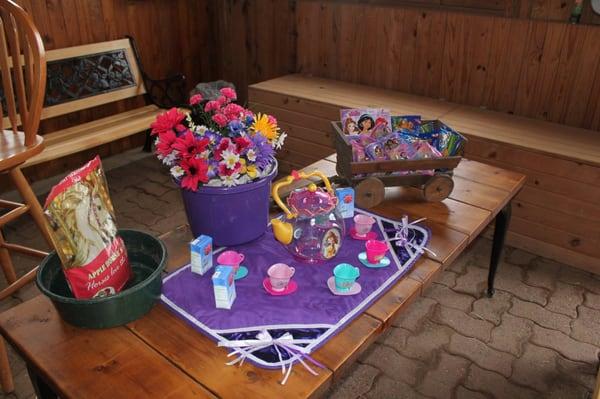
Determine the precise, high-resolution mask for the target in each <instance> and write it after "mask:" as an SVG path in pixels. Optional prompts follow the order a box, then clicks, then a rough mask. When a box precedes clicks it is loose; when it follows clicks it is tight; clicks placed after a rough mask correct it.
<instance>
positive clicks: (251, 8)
mask: <svg viewBox="0 0 600 399" xmlns="http://www.w3.org/2000/svg"><path fill="white" fill-rule="evenodd" d="M193 1H194V0H192V2H193ZM198 2H199V3H204V2H205V1H198ZM209 3H210V5H209V7H210V8H211V13H212V14H211V15H212V18H213V19H214V30H213V31H212V32H210V34H211V35H212V38H211V40H213V41H214V42H213V46H214V47H215V57H214V58H212V59H211V58H208V57H207V58H206V59H204V61H203V62H204V63H206V64H212V63H215V64H216V65H218V75H219V78H221V79H225V80H228V81H232V82H234V83H235V85H236V87H237V89H238V95H239V99H240V100H241V102H245V100H246V98H247V90H248V85H249V84H252V83H255V82H259V81H262V80H266V79H270V78H273V77H276V76H281V75H285V74H287V73H291V72H293V71H294V70H295V68H296V18H295V12H296V2H295V1H282V0H244V1H239V0H222V1H209ZM319 29H320V27H317V32H318V31H319ZM183 40H189V37H188V38H185V39H183ZM197 56H200V57H201V53H200V54H197Z"/></svg>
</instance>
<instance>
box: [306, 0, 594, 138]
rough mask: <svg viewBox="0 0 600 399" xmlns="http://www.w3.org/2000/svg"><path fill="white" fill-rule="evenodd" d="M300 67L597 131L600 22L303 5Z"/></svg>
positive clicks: (314, 3) (316, 3)
mask: <svg viewBox="0 0 600 399" xmlns="http://www.w3.org/2000/svg"><path fill="white" fill-rule="evenodd" d="M297 21H298V25H297V31H298V40H297V49H298V54H297V57H298V69H299V71H300V72H303V73H307V74H314V75H315V76H319V77H326V78H332V79H338V80H343V81H347V82H353V83H361V84H368V85H373V86H377V87H382V88H388V89H394V90H399V91H403V92H407V93H413V94H419V95H424V96H428V97H433V98H442V99H446V100H448V101H452V102H457V103H461V104H468V105H473V106H478V107H485V108H488V109H492V110H497V111H502V112H507V113H511V114H517V115H523V116H527V117H533V118H538V119H543V120H548V121H552V122H558V123H563V124H567V125H571V126H577V127H583V128H587V129H594V130H599V129H600V40H598V38H599V37H600V26H594V25H570V24H565V23H559V22H548V21H542V20H533V19H529V20H526V19H517V18H504V17H496V16H489V15H477V14H473V13H465V12H453V11H445V10H427V11H423V10H420V9H418V8H415V7H390V6H374V5H361V4H348V3H339V2H330V1H301V2H299V3H298V5H297Z"/></svg>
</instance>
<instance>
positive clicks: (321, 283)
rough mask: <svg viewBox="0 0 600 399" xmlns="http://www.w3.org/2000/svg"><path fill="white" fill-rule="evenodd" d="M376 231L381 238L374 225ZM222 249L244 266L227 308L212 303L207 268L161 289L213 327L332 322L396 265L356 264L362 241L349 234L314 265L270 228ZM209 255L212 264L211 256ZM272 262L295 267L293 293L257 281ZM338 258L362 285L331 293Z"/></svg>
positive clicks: (188, 273) (186, 272)
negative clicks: (273, 291)
mask: <svg viewBox="0 0 600 399" xmlns="http://www.w3.org/2000/svg"><path fill="white" fill-rule="evenodd" d="M348 220H351V219H348ZM346 224H347V229H346V230H347V231H349V228H350V227H351V226H350V224H349V222H347V223H346ZM374 227H375V226H374ZM377 235H378V239H382V234H381V231H379V228H377ZM228 249H233V250H235V251H238V252H240V253H242V254H244V255H245V256H246V259H245V260H244V263H243V265H244V266H246V267H247V268H248V271H249V273H248V276H247V277H246V278H244V279H242V280H237V281H236V282H235V289H236V293H237V299H236V300H235V302H234V303H233V306H232V308H231V310H226V309H217V308H215V300H214V295H213V286H212V281H211V274H212V273H211V272H209V273H207V274H205V275H204V276H199V275H197V274H194V273H192V272H191V270H190V269H189V268H188V269H187V270H184V271H182V272H181V273H179V274H178V275H177V276H176V277H175V278H173V279H170V280H168V281H166V282H165V284H164V285H163V295H165V296H166V297H167V298H169V299H170V300H171V302H173V303H175V304H176V305H177V306H179V307H180V308H182V309H185V310H186V311H187V312H188V313H189V314H191V315H192V316H194V317H195V318H196V319H197V320H200V321H201V322H202V323H203V324H205V325H206V326H208V327H210V328H212V329H214V330H229V329H234V328H245V327H252V326H261V325H281V324H335V323H337V322H338V321H339V320H340V319H341V318H342V317H343V316H344V315H345V314H347V313H348V312H349V311H351V310H352V309H354V308H355V307H356V306H357V305H358V304H359V303H360V302H361V301H363V300H364V299H365V298H366V297H367V296H369V294H371V293H372V292H373V291H374V290H375V289H377V288H379V287H380V286H381V285H382V284H383V283H384V282H385V281H386V280H387V279H388V278H389V277H390V276H391V275H392V274H393V273H394V272H397V271H398V269H397V267H394V266H395V265H394V264H393V263H392V265H390V266H389V267H387V268H383V269H368V268H366V267H364V266H359V265H360V262H359V261H358V258H357V257H358V254H359V253H361V252H364V250H365V242H364V241H358V240H354V239H352V238H351V237H349V236H347V237H345V238H344V243H343V245H342V248H341V250H340V253H339V254H338V255H337V256H336V257H335V258H333V260H331V261H328V262H325V263H320V264H314V265H310V264H306V263H302V262H299V261H297V260H296V259H295V258H294V257H293V256H292V255H291V254H290V253H289V252H288V251H287V250H286V249H285V248H284V247H283V246H282V245H281V244H280V243H279V242H278V241H276V240H275V238H274V237H273V233H272V231H271V230H270V229H269V231H268V232H267V233H266V234H265V235H263V236H262V237H261V238H259V239H258V240H256V241H253V242H251V243H248V244H244V245H239V246H235V247H228ZM388 255H389V254H388ZM213 261H214V262H215V264H216V257H215V259H213ZM277 262H283V263H286V264H288V265H290V266H293V267H295V268H296V273H295V275H294V277H293V278H294V279H295V280H296V282H297V283H298V290H297V291H296V292H295V293H294V294H291V295H286V296H272V295H269V294H268V293H267V292H266V291H265V290H264V288H263V286H262V282H263V279H264V278H265V277H266V275H267V269H268V268H269V266H271V265H272V264H273V263H277ZM343 262H347V263H350V264H353V265H355V266H359V267H360V274H361V275H360V277H359V279H358V282H359V283H360V285H361V286H362V291H361V292H360V293H359V294H358V295H354V296H336V295H332V294H331V292H330V291H329V288H327V279H328V278H329V277H331V276H332V275H333V268H334V267H335V266H336V265H337V264H338V263H343Z"/></svg>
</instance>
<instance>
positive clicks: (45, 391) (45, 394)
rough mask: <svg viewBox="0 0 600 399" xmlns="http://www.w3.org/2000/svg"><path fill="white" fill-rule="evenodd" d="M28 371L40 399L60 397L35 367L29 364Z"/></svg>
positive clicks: (56, 398)
mask: <svg viewBox="0 0 600 399" xmlns="http://www.w3.org/2000/svg"><path fill="white" fill-rule="evenodd" d="M27 373H28V374H29V378H30V379H31V385H33V390H34V391H35V395H36V396H37V398H38V399H58V395H57V394H56V393H55V392H54V391H53V390H52V388H50V387H49V386H48V384H46V381H44V380H43V379H42V378H41V377H40V375H39V374H38V373H37V372H36V371H35V369H34V368H33V367H31V366H29V365H27Z"/></svg>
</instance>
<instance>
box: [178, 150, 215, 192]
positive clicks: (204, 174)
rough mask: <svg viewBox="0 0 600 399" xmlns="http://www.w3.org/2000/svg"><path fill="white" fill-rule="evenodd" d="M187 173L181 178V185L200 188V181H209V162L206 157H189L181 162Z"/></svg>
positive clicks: (188, 187) (195, 188)
mask: <svg viewBox="0 0 600 399" xmlns="http://www.w3.org/2000/svg"><path fill="white" fill-rule="evenodd" d="M181 168H182V169H183V170H184V172H185V175H184V176H183V177H182V178H181V187H183V188H187V189H188V190H192V191H196V190H198V183H199V182H202V183H208V163H207V162H206V160H204V159H198V158H189V159H184V160H183V161H182V162H181Z"/></svg>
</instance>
